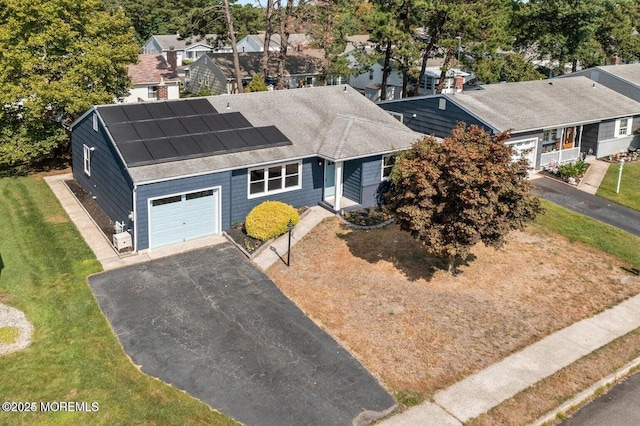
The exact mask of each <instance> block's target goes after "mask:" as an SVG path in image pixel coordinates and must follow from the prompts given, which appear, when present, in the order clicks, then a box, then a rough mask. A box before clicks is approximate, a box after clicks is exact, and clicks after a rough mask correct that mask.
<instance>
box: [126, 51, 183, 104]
mask: <svg viewBox="0 0 640 426" xmlns="http://www.w3.org/2000/svg"><path fill="white" fill-rule="evenodd" d="M129 78H130V79H131V83H132V84H133V87H132V88H131V89H130V90H129V92H130V94H129V96H127V97H126V98H124V99H123V100H122V102H125V103H131V102H145V101H156V100H167V99H178V98H180V79H179V78H178V75H177V74H176V73H175V72H174V70H172V69H171V68H170V67H169V65H168V64H167V61H166V60H165V59H164V57H163V56H162V55H159V54H158V55H138V63H136V64H132V65H129Z"/></svg>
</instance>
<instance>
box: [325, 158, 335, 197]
mask: <svg viewBox="0 0 640 426" xmlns="http://www.w3.org/2000/svg"><path fill="white" fill-rule="evenodd" d="M335 195H336V163H334V162H333V161H325V163H324V199H325V201H326V200H327V198H329V197H333V196H335Z"/></svg>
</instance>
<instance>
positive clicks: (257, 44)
mask: <svg viewBox="0 0 640 426" xmlns="http://www.w3.org/2000/svg"><path fill="white" fill-rule="evenodd" d="M287 43H288V46H287V50H288V51H291V50H297V51H300V52H301V51H302V50H304V49H306V48H307V47H309V45H310V44H311V40H310V39H309V37H308V36H307V35H306V34H302V33H293V34H289V37H288V39H287ZM280 45H281V40H280V34H271V38H270V39H269V52H279V51H280ZM236 48H237V49H238V52H264V32H263V33H260V34H249V35H247V36H245V37H243V38H242V39H240V40H238V42H237V43H236Z"/></svg>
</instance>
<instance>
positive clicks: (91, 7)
mask: <svg viewBox="0 0 640 426" xmlns="http://www.w3.org/2000/svg"><path fill="white" fill-rule="evenodd" d="M0 52H1V53H0V87H2V91H0V165H12V164H16V163H20V162H25V161H29V160H34V159H39V158H42V157H45V156H48V155H51V154H52V152H54V150H56V149H57V148H65V147H68V140H69V139H68V136H67V134H66V131H65V129H64V127H63V126H68V125H69V124H71V122H73V121H74V120H75V119H76V118H77V117H79V116H80V115H81V114H82V113H84V112H85V111H86V110H87V109H89V108H90V107H91V106H92V105H96V104H105V103H111V102H113V100H114V99H115V98H118V97H123V96H125V95H126V94H127V93H128V85H129V79H128V76H127V64H130V63H135V62H136V60H137V45H136V43H135V36H134V34H133V31H132V30H131V22H130V21H129V20H128V19H127V18H126V17H125V15H124V13H123V12H122V10H121V9H113V8H111V9H110V10H107V9H105V7H104V6H103V5H102V3H101V2H100V1H99V0H46V1H39V2H29V1H23V0H0Z"/></svg>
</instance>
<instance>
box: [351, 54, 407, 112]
mask: <svg viewBox="0 0 640 426" xmlns="http://www.w3.org/2000/svg"><path fill="white" fill-rule="evenodd" d="M358 52H359V51H358V50H355V49H354V50H352V51H350V52H349V53H348V54H347V55H348V56H347V57H348V59H349V62H350V63H351V68H353V69H359V68H361V66H360V64H359V63H358V55H359V53H358ZM361 53H362V51H360V54H361ZM371 53H372V52H371ZM371 53H370V52H369V51H365V54H371ZM383 68H384V61H383V60H378V61H376V62H374V63H373V65H371V66H370V67H368V69H367V70H365V71H363V72H361V73H358V74H355V75H352V76H350V77H349V78H348V80H347V81H348V83H349V86H351V87H353V88H354V89H358V90H359V91H360V92H361V93H363V94H364V95H365V96H366V97H367V98H368V99H370V100H372V101H373V102H377V101H379V100H380V99H381V98H382V91H381V90H382V70H383ZM400 98H402V73H401V72H400V71H399V70H398V69H397V68H396V66H395V63H394V62H393V61H392V62H391V72H390V73H389V76H388V77H387V96H386V99H400Z"/></svg>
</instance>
